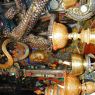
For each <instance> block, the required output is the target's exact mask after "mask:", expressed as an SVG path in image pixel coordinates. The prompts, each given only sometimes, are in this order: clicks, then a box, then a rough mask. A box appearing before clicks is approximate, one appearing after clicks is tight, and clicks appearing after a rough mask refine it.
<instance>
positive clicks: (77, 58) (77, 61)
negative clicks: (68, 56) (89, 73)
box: [70, 54, 86, 76]
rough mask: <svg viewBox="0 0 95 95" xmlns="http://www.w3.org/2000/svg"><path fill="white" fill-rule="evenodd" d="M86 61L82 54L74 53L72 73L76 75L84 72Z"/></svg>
mask: <svg viewBox="0 0 95 95" xmlns="http://www.w3.org/2000/svg"><path fill="white" fill-rule="evenodd" d="M84 63H86V62H85V60H84V59H83V57H82V56H81V55H79V54H73V55H72V71H71V73H70V74H72V75H74V76H77V75H80V74H82V73H83V72H84V70H85V67H84Z"/></svg>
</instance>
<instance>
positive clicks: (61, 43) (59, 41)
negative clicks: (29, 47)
mask: <svg viewBox="0 0 95 95" xmlns="http://www.w3.org/2000/svg"><path fill="white" fill-rule="evenodd" d="M67 35H68V32H67V28H66V26H64V25H63V24H60V23H56V22H54V24H53V31H52V43H53V49H54V50H57V49H60V48H63V47H65V46H66V44H67V41H68V38H67Z"/></svg>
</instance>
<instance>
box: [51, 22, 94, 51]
mask: <svg viewBox="0 0 95 95" xmlns="http://www.w3.org/2000/svg"><path fill="white" fill-rule="evenodd" d="M51 38H52V44H53V49H54V50H57V49H60V48H63V47H65V46H66V44H67V41H68V39H73V40H77V39H81V41H82V42H85V43H87V44H89V43H92V44H95V29H87V30H82V31H81V33H80V34H78V33H70V34H68V30H67V28H66V26H65V25H63V24H61V23H56V22H54V23H53V27H52V35H51Z"/></svg>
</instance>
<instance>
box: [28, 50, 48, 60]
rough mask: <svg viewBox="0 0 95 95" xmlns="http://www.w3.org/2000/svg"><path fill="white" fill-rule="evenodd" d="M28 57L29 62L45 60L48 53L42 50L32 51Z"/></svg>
mask: <svg viewBox="0 0 95 95" xmlns="http://www.w3.org/2000/svg"><path fill="white" fill-rule="evenodd" d="M29 57H30V60H31V62H46V61H47V60H48V54H47V53H46V52H45V51H43V50H37V51H33V52H32V53H31V54H30V56H29Z"/></svg>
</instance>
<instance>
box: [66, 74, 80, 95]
mask: <svg viewBox="0 0 95 95" xmlns="http://www.w3.org/2000/svg"><path fill="white" fill-rule="evenodd" d="M64 89H65V90H64V95H80V93H81V83H80V81H79V79H78V78H77V77H74V76H71V75H67V76H66V77H65V79H64Z"/></svg>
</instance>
